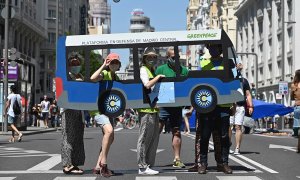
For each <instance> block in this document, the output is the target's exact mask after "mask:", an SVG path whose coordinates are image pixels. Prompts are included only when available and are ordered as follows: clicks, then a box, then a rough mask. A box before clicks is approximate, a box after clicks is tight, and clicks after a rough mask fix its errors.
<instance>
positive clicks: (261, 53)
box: [258, 44, 264, 63]
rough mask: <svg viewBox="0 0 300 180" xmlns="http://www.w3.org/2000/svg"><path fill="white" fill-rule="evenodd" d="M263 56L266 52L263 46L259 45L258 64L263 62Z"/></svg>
mask: <svg viewBox="0 0 300 180" xmlns="http://www.w3.org/2000/svg"><path fill="white" fill-rule="evenodd" d="M263 55H264V50H263V44H260V45H259V59H258V62H259V63H260V62H263Z"/></svg>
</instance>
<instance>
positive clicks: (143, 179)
mask: <svg viewBox="0 0 300 180" xmlns="http://www.w3.org/2000/svg"><path fill="white" fill-rule="evenodd" d="M154 179H155V180H177V178H176V176H152V177H149V176H148V177H147V176H138V177H136V178H135V180H154Z"/></svg>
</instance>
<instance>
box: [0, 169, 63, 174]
mask: <svg viewBox="0 0 300 180" xmlns="http://www.w3.org/2000/svg"><path fill="white" fill-rule="evenodd" d="M43 173H48V174H61V173H63V172H62V170H48V171H47V170H46V171H43V170H37V171H28V170H23V171H0V174H43Z"/></svg>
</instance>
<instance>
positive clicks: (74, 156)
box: [61, 52, 85, 175]
mask: <svg viewBox="0 0 300 180" xmlns="http://www.w3.org/2000/svg"><path fill="white" fill-rule="evenodd" d="M82 61H83V60H82V57H81V56H79V54H78V53H77V52H72V53H70V55H69V57H68V61H67V63H68V66H69V70H70V72H69V78H70V79H71V80H73V81H83V76H82V75H81V74H80V71H81V62H82ZM61 116H62V117H61V127H62V144H61V159H62V165H63V172H64V173H65V174H71V175H82V174H83V173H84V172H83V170H82V169H79V168H78V166H81V165H84V162H85V151H84V142H83V134H84V124H83V118H82V117H83V114H82V111H80V110H75V109H62V111H61Z"/></svg>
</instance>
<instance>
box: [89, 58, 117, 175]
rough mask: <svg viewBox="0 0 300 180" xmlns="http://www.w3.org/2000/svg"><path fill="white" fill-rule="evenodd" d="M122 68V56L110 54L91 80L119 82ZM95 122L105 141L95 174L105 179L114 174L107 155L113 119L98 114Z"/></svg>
mask: <svg viewBox="0 0 300 180" xmlns="http://www.w3.org/2000/svg"><path fill="white" fill-rule="evenodd" d="M120 67H121V61H120V56H119V55H118V54H116V53H110V54H109V55H108V56H107V57H106V59H105V60H104V62H103V64H102V66H101V67H100V68H99V69H98V70H97V71H95V72H94V74H93V75H92V76H91V78H90V79H91V81H93V82H98V81H102V80H112V81H115V80H119V77H118V75H117V74H116V71H118V70H119V69H120ZM95 121H96V122H97V124H99V125H100V127H101V128H102V133H103V139H102V147H101V149H100V153H99V157H98V161H97V164H96V166H95V168H94V169H93V173H94V174H101V175H102V176H104V177H110V176H112V175H113V174H114V173H113V171H111V170H109V169H108V168H107V155H108V152H109V148H110V146H111V144H112V143H113V141H114V129H113V119H112V118H108V117H107V116H106V115H105V114H101V115H100V114H97V115H96V116H95Z"/></svg>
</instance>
